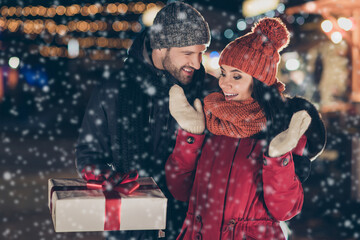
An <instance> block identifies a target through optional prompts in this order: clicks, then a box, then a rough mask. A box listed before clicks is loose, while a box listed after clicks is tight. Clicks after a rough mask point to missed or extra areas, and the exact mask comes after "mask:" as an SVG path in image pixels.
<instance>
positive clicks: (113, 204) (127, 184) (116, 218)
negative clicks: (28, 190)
mask: <svg viewBox="0 0 360 240" xmlns="http://www.w3.org/2000/svg"><path fill="white" fill-rule="evenodd" d="M138 178H139V174H138V172H137V171H132V172H129V173H126V174H125V175H123V176H122V179H121V180H120V182H119V184H118V185H116V186H115V187H113V188H112V189H111V191H107V187H108V185H107V184H106V181H104V182H96V181H88V182H87V183H86V186H53V187H52V188H51V191H50V196H51V197H50V213H52V194H53V192H55V191H72V190H103V193H104V196H105V222H104V230H105V231H114V230H120V210H121V196H120V193H123V194H126V195H128V194H131V193H132V192H134V191H135V190H136V189H138V188H139V186H140V184H139V183H138V182H136V180H137V179H138Z"/></svg>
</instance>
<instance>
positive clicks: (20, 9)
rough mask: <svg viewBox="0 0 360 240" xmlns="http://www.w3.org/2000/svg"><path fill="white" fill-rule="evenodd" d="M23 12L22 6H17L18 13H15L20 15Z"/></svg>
mask: <svg viewBox="0 0 360 240" xmlns="http://www.w3.org/2000/svg"><path fill="white" fill-rule="evenodd" d="M21 14H22V8H21V7H17V8H16V13H15V15H16V16H18V17H20V16H21Z"/></svg>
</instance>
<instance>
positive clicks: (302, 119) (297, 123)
mask: <svg viewBox="0 0 360 240" xmlns="http://www.w3.org/2000/svg"><path fill="white" fill-rule="evenodd" d="M310 123H311V117H310V115H309V114H308V113H307V112H306V110H302V111H298V112H296V113H295V114H294V115H293V116H292V117H291V121H290V124H289V128H288V129H286V130H285V131H283V132H281V133H279V134H278V135H276V136H275V137H274V138H273V139H272V140H271V142H270V145H269V157H279V156H282V155H284V154H285V153H287V152H290V151H291V150H293V149H294V148H295V147H296V145H297V144H298V141H299V139H300V138H301V136H302V135H303V134H304V133H305V132H306V130H307V129H308V127H309V125H310Z"/></svg>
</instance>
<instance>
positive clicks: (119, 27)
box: [112, 21, 122, 32]
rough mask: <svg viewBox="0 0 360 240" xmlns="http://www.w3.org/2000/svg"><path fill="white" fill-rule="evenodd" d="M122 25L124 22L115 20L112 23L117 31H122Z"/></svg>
mask: <svg viewBox="0 0 360 240" xmlns="http://www.w3.org/2000/svg"><path fill="white" fill-rule="evenodd" d="M121 27H122V24H121V22H119V21H115V22H114V23H113V24H112V28H113V29H114V31H116V32H119V31H121Z"/></svg>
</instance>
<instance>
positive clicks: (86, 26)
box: [76, 21, 89, 32]
mask: <svg viewBox="0 0 360 240" xmlns="http://www.w3.org/2000/svg"><path fill="white" fill-rule="evenodd" d="M76 25H77V29H78V30H79V31H81V32H86V31H88V30H89V24H88V23H87V22H85V21H80V22H78V23H77V24H76Z"/></svg>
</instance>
